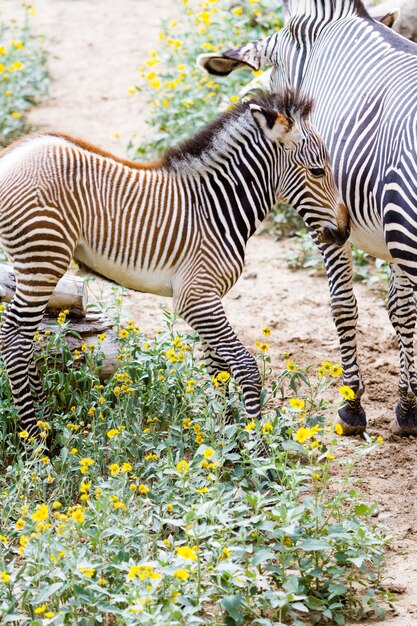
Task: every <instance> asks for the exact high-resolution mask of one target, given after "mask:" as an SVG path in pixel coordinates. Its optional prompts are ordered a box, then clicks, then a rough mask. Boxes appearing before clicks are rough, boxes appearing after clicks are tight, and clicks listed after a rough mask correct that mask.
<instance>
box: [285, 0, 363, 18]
mask: <svg viewBox="0 0 417 626" xmlns="http://www.w3.org/2000/svg"><path fill="white" fill-rule="evenodd" d="M312 5H314V8H315V9H318V8H319V7H322V8H323V9H324V8H325V7H326V6H329V7H330V8H331V9H332V10H334V11H336V12H337V9H346V7H347V8H348V9H352V12H355V13H357V15H359V16H360V17H369V13H368V11H367V10H366V8H365V5H364V4H363V2H362V0H284V8H285V10H286V11H287V12H288V13H290V14H291V15H292V14H293V13H297V14H299V13H307V12H309V13H310V12H311V8H313V7H312Z"/></svg>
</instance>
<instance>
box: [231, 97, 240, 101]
mask: <svg viewBox="0 0 417 626" xmlns="http://www.w3.org/2000/svg"><path fill="white" fill-rule="evenodd" d="M239 100H240V98H239V96H230V102H239Z"/></svg>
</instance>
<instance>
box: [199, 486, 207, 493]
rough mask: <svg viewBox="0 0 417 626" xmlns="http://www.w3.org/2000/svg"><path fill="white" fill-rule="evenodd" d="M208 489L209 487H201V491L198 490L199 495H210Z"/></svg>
mask: <svg viewBox="0 0 417 626" xmlns="http://www.w3.org/2000/svg"><path fill="white" fill-rule="evenodd" d="M208 491H209V490H208V488H207V487H201V489H196V492H197V493H208Z"/></svg>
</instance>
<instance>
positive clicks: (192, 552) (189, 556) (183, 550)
mask: <svg viewBox="0 0 417 626" xmlns="http://www.w3.org/2000/svg"><path fill="white" fill-rule="evenodd" d="M175 550H176V552H177V556H180V557H181V558H182V559H185V560H186V561H196V560H197V555H196V548H195V547H193V548H189V547H188V546H181V547H180V548H175Z"/></svg>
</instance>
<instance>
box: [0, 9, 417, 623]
mask: <svg viewBox="0 0 417 626" xmlns="http://www.w3.org/2000/svg"><path fill="white" fill-rule="evenodd" d="M19 4H20V2H19V1H18V0H1V4H0V7H1V11H2V13H3V15H4V16H7V17H11V16H15V15H16V14H18V13H19V11H20V9H19ZM35 4H36V8H37V17H36V18H35V24H36V29H37V30H38V32H39V33H43V34H44V35H46V37H47V41H48V48H49V49H50V53H51V60H50V68H51V75H52V85H51V98H50V100H49V101H48V102H47V103H46V104H44V105H43V106H42V107H40V108H38V109H36V110H34V111H33V112H32V114H31V121H32V122H33V123H34V124H37V125H40V126H44V127H50V128H55V129H56V130H62V131H65V132H68V133H72V134H74V135H78V136H80V137H84V138H86V139H87V140H89V141H91V142H93V143H96V144H98V145H100V146H102V147H103V148H107V149H110V150H113V151H115V152H118V153H119V154H123V152H124V149H125V147H126V145H127V142H128V140H129V138H130V137H131V135H132V134H133V133H137V140H138V141H139V139H140V137H141V136H143V135H142V133H143V132H144V108H145V107H144V102H143V100H142V99H141V97H140V96H138V95H136V96H134V97H129V96H128V95H127V88H128V86H129V85H130V84H132V83H134V82H135V79H136V76H137V74H136V67H137V65H138V64H140V63H141V62H142V61H143V58H144V55H146V54H147V51H148V50H149V49H150V48H153V47H154V46H155V37H156V34H157V32H158V30H159V24H160V20H161V19H163V18H166V17H174V16H175V10H176V3H174V2H170V1H169V0H152V2H149V1H147V0H118V1H117V2H116V1H115V0H37V1H36V3H35ZM191 132H192V130H191V129H190V133H191ZM115 133H118V134H119V138H115V137H114V134H115ZM293 247H294V243H292V242H288V241H286V242H278V243H276V242H273V241H272V240H271V239H269V238H266V237H260V236H258V237H254V238H253V239H252V240H251V242H250V245H249V248H248V255H247V265H246V269H245V272H244V275H243V277H242V278H241V279H240V281H239V282H238V284H237V285H236V286H235V288H234V289H233V290H232V291H231V293H230V294H229V295H228V296H227V297H226V298H225V302H224V303H225V308H226V311H227V314H228V317H229V319H230V321H231V323H232V325H233V326H234V328H235V329H236V331H237V332H238V334H239V336H240V337H241V339H242V340H243V341H244V343H245V344H246V345H247V346H248V347H251V346H252V347H254V342H255V341H256V340H257V339H260V338H261V337H260V332H261V329H262V327H263V326H264V325H269V326H270V327H271V329H272V334H271V338H270V345H271V348H270V352H271V355H272V356H273V358H274V362H275V364H276V367H279V365H280V355H282V353H283V352H284V351H288V352H290V353H291V355H292V357H293V358H294V360H295V361H296V362H298V363H301V364H309V363H313V364H316V365H318V364H320V362H321V361H322V360H333V361H338V354H339V352H338V341H337V336H336V331H335V329H334V326H333V322H332V319H331V316H330V311H329V307H328V300H329V298H328V292H327V284H326V279H325V277H319V276H309V274H308V272H306V271H298V272H295V273H294V272H292V271H290V270H289V269H288V268H287V264H286V257H287V255H288V253H289V251H290V250H291V249H293ZM356 293H357V297H358V301H359V308H360V319H359V346H360V347H359V354H360V360H361V363H362V368H363V373H364V378H365V383H366V398H365V408H366V410H367V413H368V418H369V432H370V433H372V434H380V435H382V436H383V437H384V439H385V443H384V445H383V446H381V447H380V448H379V449H378V450H377V451H376V452H374V453H373V454H372V455H371V456H367V457H365V458H364V459H363V460H362V462H361V467H360V474H361V476H362V477H363V484H362V489H363V491H364V492H365V493H366V494H367V496H369V498H370V499H374V500H375V501H376V502H377V503H378V511H379V519H380V520H381V521H382V522H383V523H385V524H386V525H387V526H388V528H389V531H390V532H391V533H392V535H393V541H392V544H391V548H390V550H389V552H388V563H387V570H386V580H387V583H388V586H389V587H392V588H393V589H395V588H396V587H398V588H399V590H400V591H402V593H400V594H399V595H398V601H397V603H396V608H397V615H394V616H392V617H390V618H389V619H387V621H386V622H384V623H386V624H387V626H416V624H417V545H416V538H417V505H416V496H417V463H416V451H417V441H416V440H414V439H401V440H400V439H398V438H394V437H392V436H391V435H390V432H389V428H388V425H389V422H390V420H391V418H392V414H393V407H394V403H395V400H396V386H397V369H398V364H397V362H398V356H397V349H396V341H395V337H394V333H393V331H392V330H391V327H390V324H389V321H388V317H387V314H386V311H385V309H384V308H383V307H382V306H381V304H380V303H379V302H378V300H377V298H376V297H375V295H373V294H372V293H370V292H369V290H368V289H367V288H366V286H364V285H362V284H358V285H357V287H356ZM169 306H170V301H169V300H166V299H163V298H157V297H155V296H150V295H144V294H135V293H133V292H131V293H129V295H128V297H127V300H126V307H127V309H126V315H127V316H129V317H134V318H135V319H136V320H137V322H138V323H139V324H140V325H141V327H142V328H143V329H144V330H145V331H146V332H149V333H152V332H153V331H155V330H156V329H157V328H159V327H161V325H162V309H163V307H169ZM335 393H336V392H335ZM372 623H374V622H372Z"/></svg>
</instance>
